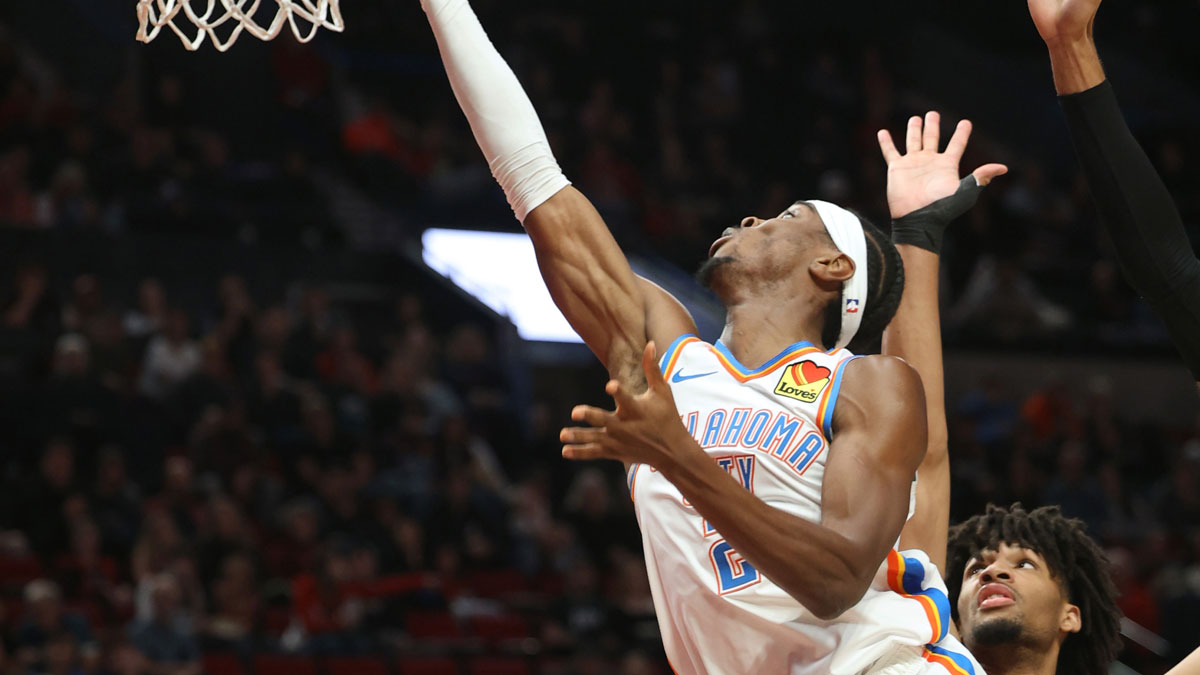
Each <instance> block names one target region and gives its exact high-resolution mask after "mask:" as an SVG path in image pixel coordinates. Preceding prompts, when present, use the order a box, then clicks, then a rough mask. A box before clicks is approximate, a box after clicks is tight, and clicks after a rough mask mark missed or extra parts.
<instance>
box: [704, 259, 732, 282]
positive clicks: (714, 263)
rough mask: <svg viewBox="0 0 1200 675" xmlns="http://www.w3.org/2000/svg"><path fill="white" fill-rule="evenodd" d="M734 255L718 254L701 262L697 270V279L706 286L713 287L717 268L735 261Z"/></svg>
mask: <svg viewBox="0 0 1200 675" xmlns="http://www.w3.org/2000/svg"><path fill="white" fill-rule="evenodd" d="M733 261H734V258H733V256H728V255H718V256H713V257H712V258H709V259H708V260H705V261H704V262H703V263H701V264H700V269H698V270H696V281H698V282H699V283H700V285H701V286H704V287H705V288H712V282H713V278H714V277H715V276H716V274H717V270H719V269H721V268H722V267H724V266H726V265H728V264H729V263H731V262H733Z"/></svg>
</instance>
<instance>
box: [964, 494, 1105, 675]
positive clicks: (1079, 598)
mask: <svg viewBox="0 0 1200 675" xmlns="http://www.w3.org/2000/svg"><path fill="white" fill-rule="evenodd" d="M1086 530H1087V528H1086V526H1085V525H1084V524H1083V521H1080V520H1078V519H1075V518H1067V517H1066V516H1064V515H1063V514H1062V511H1061V510H1059V508H1058V507H1057V506H1043V507H1041V508H1039V509H1034V510H1033V511H1026V510H1025V509H1024V508H1023V507H1022V506H1021V504H1020V502H1017V503H1016V504H1013V505H1012V506H1011V507H1009V508H1002V507H999V506H996V505H994V504H989V505H988V508H987V511H986V512H985V513H983V514H980V515H977V516H973V517H972V518H970V519H968V520H967V521H966V522H963V523H962V524H960V525H957V526H955V527H953V528H951V530H950V538H949V542H948V545H947V551H946V587H947V588H948V589H949V591H950V598H951V601H950V608H951V613H952V614H953V616H954V620H955V621H958V602H957V600H958V595H959V593H960V592H961V591H962V577H963V570H964V569H965V568H966V565H967V562H968V561H969V560H971V558H974V557H977V556H978V555H979V554H980V553H981V552H982V551H984V550H987V549H991V550H995V549H997V548H998V547H999V546H1000V544H1002V543H1005V544H1009V545H1010V546H1013V545H1015V546H1020V547H1022V548H1027V549H1030V550H1032V551H1036V552H1037V553H1038V555H1040V556H1042V558H1044V559H1045V560H1046V565H1047V566H1048V567H1049V568H1050V575H1051V576H1052V577H1053V578H1054V580H1055V581H1057V582H1058V584H1059V586H1060V587H1062V588H1063V590H1064V591H1065V592H1066V595H1067V601H1068V602H1070V603H1071V604H1073V605H1075V606H1077V607H1079V618H1080V622H1081V623H1082V626H1081V627H1080V630H1079V632H1078V633H1071V634H1070V635H1068V636H1067V638H1066V640H1064V641H1063V644H1062V648H1061V649H1060V650H1059V652H1058V672H1060V673H1104V672H1108V666H1109V664H1111V663H1112V662H1113V659H1115V658H1116V656H1117V652H1119V651H1120V649H1121V625H1120V622H1121V610H1120V608H1118V607H1117V589H1116V587H1115V586H1114V585H1113V582H1112V578H1111V576H1110V575H1109V571H1108V556H1106V555H1104V551H1103V550H1101V549H1100V547H1099V546H1098V545H1097V544H1096V542H1095V540H1093V539H1092V538H1091V537H1089V536H1088V534H1087V531H1086Z"/></svg>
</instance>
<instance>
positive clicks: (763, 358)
mask: <svg viewBox="0 0 1200 675" xmlns="http://www.w3.org/2000/svg"><path fill="white" fill-rule="evenodd" d="M806 309H808V308H806V307H804V306H803V305H801V306H797V305H796V303H794V302H793V303H787V302H782V303H769V302H754V303H743V304H738V305H734V306H732V307H727V308H726V315H725V330H724V331H723V332H722V333H721V342H722V343H724V344H725V346H726V347H728V348H729V351H730V352H731V353H732V354H733V355H734V356H735V357H736V358H737V360H738V361H739V362H740V363H741V364H742V365H744V366H746V367H748V368H757V367H759V366H761V365H762V364H764V363H766V362H767V361H768V360H770V359H771V358H773V357H775V356H777V355H778V354H779V352H780V351H781V350H783V349H784V348H786V347H787V346H788V345H791V344H794V343H796V342H803V341H808V342H811V343H813V344H814V345H816V346H818V347H820V346H821V317H820V316H819V314H818V313H817V312H815V311H812V310H809V311H805V310H806Z"/></svg>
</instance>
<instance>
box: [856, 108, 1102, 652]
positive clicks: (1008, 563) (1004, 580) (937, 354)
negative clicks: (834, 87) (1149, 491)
mask: <svg viewBox="0 0 1200 675" xmlns="http://www.w3.org/2000/svg"><path fill="white" fill-rule="evenodd" d="M879 141H880V147H881V149H882V150H883V154H884V158H885V159H886V160H887V162H888V204H889V208H890V209H891V214H892V217H893V227H892V236H893V239H894V241H895V243H896V248H897V251H898V252H899V253H900V256H901V258H902V259H903V260H904V267H905V274H906V278H907V280H908V281H907V284H906V285H905V290H904V296H903V297H902V299H901V302H900V308H899V309H898V310H897V312H896V316H895V318H894V319H893V320H892V323H891V324H890V325H889V327H888V329H887V331H886V332H885V333H884V341H883V347H884V352H885V353H887V354H891V355H894V356H899V357H902V358H904V359H905V360H906V361H907V362H908V363H909V364H910V365H912V366H913V367H914V368H916V369H917V372H919V373H920V374H921V379H922V383H923V385H924V387H925V394H926V400H927V401H929V404H928V408H927V410H928V425H929V434H928V439H929V445H928V447H927V448H926V454H925V459H924V461H923V462H922V464H921V467H920V470H919V474H920V480H919V481H918V483H917V496H916V501H917V504H916V510H915V512H914V514H913V516H912V518H910V520H909V521H908V523H907V524H906V525H905V528H904V532H903V534H902V536H901V545H902V546H903V547H906V548H908V547H911V548H921V549H923V550H926V551H929V552H930V558H931V559H934V560H935V561H936V562H938V563H939V566H942V567H943V569H944V570H945V574H946V585H947V587H948V596H949V604H950V606H951V607H952V608H953V616H954V619H955V620H956V621H957V622H958V628H959V629H960V633H959V634H960V636H961V638H962V640H963V644H965V645H966V647H967V648H968V649H969V650H970V651H971V653H972V655H974V656H975V658H976V659H978V661H979V662H980V664H982V665H983V666H984V668H986V670H987V672H988V673H990V674H992V675H996V674H999V675H1006V674H1014V673H1036V674H1041V673H1055V672H1058V673H1099V672H1103V671H1104V670H1106V668H1107V664H1108V663H1110V662H1111V661H1112V659H1113V656H1114V655H1115V653H1116V651H1117V649H1119V647H1120V635H1119V632H1118V621H1119V618H1120V612H1119V610H1118V609H1117V607H1116V603H1115V591H1114V589H1113V585H1112V582H1111V581H1110V579H1109V576H1108V568H1107V565H1108V563H1107V560H1106V558H1105V556H1104V553H1103V552H1102V551H1101V550H1100V549H1099V547H1098V546H1097V545H1096V543H1095V542H1094V541H1092V539H1091V538H1089V537H1088V536H1087V534H1086V533H1085V532H1084V530H1083V525H1082V523H1080V522H1079V521H1077V520H1071V519H1067V518H1065V517H1063V515H1062V514H1061V512H1059V510H1058V509H1057V508H1056V507H1048V508H1042V509H1038V510H1036V511H1033V512H1032V513H1029V512H1026V511H1025V510H1024V509H1022V508H1021V507H1020V506H1019V505H1014V506H1013V507H1012V508H1011V509H1002V508H999V507H995V506H991V507H989V509H988V512H987V513H986V514H983V515H979V516H975V517H974V518H971V519H970V520H968V521H967V522H966V523H963V524H962V525H960V526H958V527H957V528H955V529H954V530H953V531H952V532H950V533H949V535H948V534H947V528H948V525H949V512H950V481H949V461H948V448H947V434H946V417H945V409H944V405H943V402H944V393H943V383H942V380H943V377H942V353H941V337H940V336H941V331H940V328H939V317H938V266H939V255H940V250H941V242H942V235H943V232H944V230H945V227H946V225H947V224H948V223H949V222H950V221H951V220H953V219H954V218H955V217H957V216H958V215H960V214H961V213H963V212H965V211H966V210H967V209H968V208H969V207H970V206H971V205H972V204H973V203H974V201H975V198H976V197H977V195H978V193H979V191H980V190H981V189H982V188H981V186H980V185H978V184H976V182H975V181H973V180H972V177H968V178H967V179H966V180H964V181H963V183H962V185H961V186H960V187H959V190H958V191H957V192H955V193H954V194H953V195H951V196H949V197H946V198H945V199H942V200H939V201H937V202H934V203H933V204H930V205H928V206H924V207H921V208H917V207H919V206H920V204H919V203H914V202H913V200H911V199H910V198H909V195H910V194H911V193H912V189H911V185H912V184H913V183H914V182H917V181H919V180H921V179H922V178H923V176H924V175H923V173H922V172H921V171H920V170H919V169H920V167H921V160H920V158H919V157H918V158H913V157H912V156H911V153H910V154H908V155H903V156H902V155H900V153H899V152H897V151H896V149H895V147H894V145H893V144H892V140H891V137H890V135H889V134H888V133H887V132H886V131H881V132H880V134H879ZM947 540H949V541H948V543H947ZM943 554H946V556H947V557H946V558H942V555H943ZM943 560H944V561H945V565H941V562H942V561H943Z"/></svg>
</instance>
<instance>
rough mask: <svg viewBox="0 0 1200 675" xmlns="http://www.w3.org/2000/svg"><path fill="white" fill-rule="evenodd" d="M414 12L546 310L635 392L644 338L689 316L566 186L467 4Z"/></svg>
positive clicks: (665, 335) (688, 325) (673, 329)
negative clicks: (541, 284) (524, 248)
mask: <svg viewBox="0 0 1200 675" xmlns="http://www.w3.org/2000/svg"><path fill="white" fill-rule="evenodd" d="M421 5H422V7H423V8H424V10H425V14H426V17H427V18H428V19H429V24H430V27H431V28H432V29H433V33H434V37H435V38H436V40H437V45H438V51H439V52H440V54H441V57H442V62H443V64H444V65H445V67H446V74H447V76H448V78H449V80H450V86H451V89H453V91H454V96H455V98H456V99H457V100H458V103H459V106H460V107H461V108H462V110H463V112H464V114H465V115H466V117H467V121H468V122H469V123H470V126H471V131H472V133H473V134H474V136H475V140H476V142H477V143H478V144H479V147H480V149H481V150H482V151H483V155H484V158H485V159H486V160H487V162H488V166H489V167H490V168H491V171H492V175H493V176H494V177H495V178H496V181H497V182H498V183H499V184H500V186H501V188H502V189H503V190H504V193H505V196H506V197H507V198H508V201H509V204H510V205H511V206H512V208H513V212H514V214H515V215H516V216H517V218H518V219H519V220H520V221H521V222H522V224H523V225H524V226H525V229H526V230H527V231H528V232H529V236H530V238H531V239H532V240H533V245H534V249H535V251H536V253H537V260H538V266H539V268H540V270H541V272H542V276H543V278H544V279H545V281H546V285H547V286H548V287H549V289H550V294H551V296H552V297H553V298H554V301H555V303H556V304H557V305H558V307H559V309H560V310H562V313H563V314H564V315H565V316H566V318H567V320H568V321H569V322H570V324H571V326H572V327H573V328H574V329H575V330H576V331H577V332H578V333H579V335H580V337H582V338H583V340H584V342H585V343H587V345H588V347H590V348H591V349H592V351H593V352H594V353H595V354H596V356H597V357H599V358H600V360H601V361H602V362H603V363H604V365H605V367H606V368H608V371H609V373H610V374H611V376H612V377H613V378H615V379H617V380H620V381H622V382H624V383H626V385H627V386H633V387H642V386H644V383H642V382H641V381H640V380H641V377H642V373H641V369H640V368H638V363H639V357H640V355H641V350H642V347H643V346H645V344H646V340H647V337H654V338H657V339H660V340H672V339H674V338H676V337H678V336H679V335H680V334H682V333H686V332H694V331H695V325H694V324H693V322H692V321H691V317H690V316H689V315H688V314H687V312H686V311H683V310H682V306H681V305H679V303H678V302H676V301H675V300H674V299H673V298H671V297H670V296H669V295H667V294H666V293H665V292H664V291H662V289H659V288H658V287H656V286H654V285H653V284H649V283H646V282H643V281H641V280H639V279H638V278H637V277H636V276H635V275H634V273H633V270H632V269H631V268H630V267H629V263H628V261H627V260H626V258H625V256H624V254H623V253H622V252H621V249H620V248H619V247H618V246H617V242H616V241H615V240H614V239H613V236H612V234H611V233H610V232H609V230H608V226H607V225H606V224H605V223H604V221H603V219H602V218H601V217H600V214H599V213H597V211H596V209H595V208H593V206H592V204H591V203H590V202H589V201H588V200H587V198H585V197H584V196H583V195H582V194H581V193H580V192H579V191H578V190H576V189H575V188H574V187H572V186H571V185H570V184H569V181H567V179H566V177H565V176H564V175H563V173H562V170H561V169H560V168H559V166H558V163H557V161H556V160H555V159H554V156H553V154H552V152H551V149H550V145H549V141H548V139H547V137H546V134H545V131H544V130H543V129H542V125H541V122H540V120H539V119H538V116H537V112H536V111H535V110H534V108H533V104H532V103H531V102H530V100H529V97H528V96H527V95H526V94H525V91H524V89H523V88H522V87H521V83H520V82H519V81H518V80H517V77H516V75H515V74H514V73H513V72H512V69H511V68H510V67H509V66H508V64H507V63H505V61H504V59H503V58H502V57H501V56H500V53H499V52H498V51H497V50H496V48H495V46H493V45H492V42H491V40H490V39H489V38H488V36H487V34H486V33H485V32H484V30H483V27H482V25H481V24H480V22H479V19H478V17H476V15H475V13H474V11H473V10H472V9H471V6H470V3H469V2H467V0H421ZM495 264H497V265H504V264H506V261H504V260H497V261H496V262H495Z"/></svg>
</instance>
